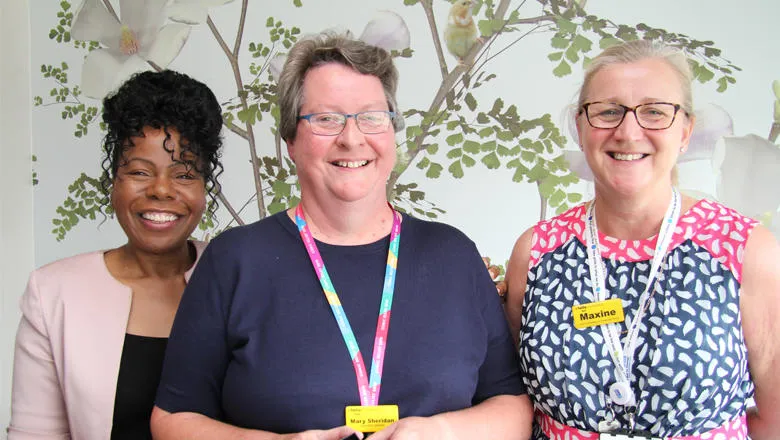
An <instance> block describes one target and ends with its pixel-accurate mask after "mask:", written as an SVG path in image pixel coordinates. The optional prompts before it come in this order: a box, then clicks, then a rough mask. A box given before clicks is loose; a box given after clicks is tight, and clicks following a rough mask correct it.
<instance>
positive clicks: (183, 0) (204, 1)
mask: <svg viewBox="0 0 780 440" xmlns="http://www.w3.org/2000/svg"><path fill="white" fill-rule="evenodd" d="M232 1H233V0H173V2H172V3H171V4H170V6H168V18H170V19H171V20H173V21H177V22H179V23H185V24H190V25H195V24H201V23H205V22H206V19H207V18H208V16H209V8H211V7H214V6H222V5H225V4H227V3H230V2H232Z"/></svg>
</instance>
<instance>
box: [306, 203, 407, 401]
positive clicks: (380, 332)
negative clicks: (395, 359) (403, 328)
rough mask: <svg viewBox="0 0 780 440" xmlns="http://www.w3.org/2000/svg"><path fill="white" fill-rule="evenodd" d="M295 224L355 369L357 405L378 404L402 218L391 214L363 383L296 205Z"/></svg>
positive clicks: (348, 330)
mask: <svg viewBox="0 0 780 440" xmlns="http://www.w3.org/2000/svg"><path fill="white" fill-rule="evenodd" d="M295 224H296V225H297V226H298V232H300V233H301V238H302V239H303V243H304V245H305V246H306V251H307V252H308V253H309V259H310V260H311V264H312V266H314V271H315V272H316V273H317V278H319V280H320V285H321V286H322V291H323V293H324V294H325V298H326V299H327V300H328V304H330V309H331V311H333V316H334V317H335V318H336V322H337V323H338V325H339V330H341V336H342V337H343V338H344V342H345V343H346V344H347V350H348V351H349V357H350V358H351V359H352V366H353V367H354V368H355V376H357V383H358V390H359V392H360V404H361V405H362V406H375V405H378V404H379V388H380V387H381V385H382V366H383V364H384V361H385V348H386V347H387V334H388V330H389V328H390V309H392V307H393V290H394V289H395V273H396V267H397V266H398V246H399V244H400V242H401V214H399V213H398V212H397V211H395V210H393V228H392V231H391V232H390V249H388V251H387V268H386V269H385V281H384V286H383V287H382V301H381V303H380V305H379V318H378V319H377V324H376V336H374V353H373V356H372V362H371V377H370V380H366V366H365V363H364V362H363V355H362V354H360V348H359V347H358V343H357V340H356V339H355V334H354V333H352V327H351V326H350V325H349V320H348V319H347V315H346V314H345V313H344V308H343V307H342V306H341V301H340V300H339V297H338V295H337V294H336V289H335V288H334V287H333V283H332V282H331V281H330V276H329V275H328V271H327V269H325V262H324V261H323V260H322V256H321V255H320V251H319V249H317V243H315V242H314V237H313V236H312V235H311V231H310V230H309V227H308V226H307V225H306V219H305V218H304V216H303V207H302V206H301V205H300V204H299V205H298V207H297V208H295Z"/></svg>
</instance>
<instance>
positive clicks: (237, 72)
mask: <svg viewBox="0 0 780 440" xmlns="http://www.w3.org/2000/svg"><path fill="white" fill-rule="evenodd" d="M247 1H248V0H244V5H243V6H242V8H241V20H242V21H243V20H244V19H245V17H244V16H245V15H246V2H247ZM206 22H207V23H208V26H209V29H210V30H211V33H212V34H213V35H214V38H215V39H216V40H217V43H219V46H220V47H221V48H222V51H223V52H224V53H225V56H226V57H227V59H228V62H229V63H230V67H231V68H232V69H233V79H234V80H235V82H236V93H237V94H238V98H239V99H240V100H241V107H242V108H243V109H244V110H247V109H248V108H249V104H248V103H247V99H246V93H245V92H244V82H243V80H242V79H241V69H240V68H239V66H238V56H237V55H234V54H233V53H232V52H231V51H230V48H228V46H227V44H226V43H225V39H224V38H222V35H221V34H220V33H219V30H218V29H217V26H216V25H215V24H214V21H213V20H212V19H211V16H209V17H208V19H207V20H206ZM245 125H246V138H245V139H247V141H249V155H250V158H251V162H252V172H253V175H254V180H255V192H257V211H258V213H259V215H260V218H265V216H266V211H265V202H264V201H263V197H262V194H263V185H262V178H261V177H260V161H259V160H258V158H257V150H256V149H255V145H256V143H255V133H254V131H253V130H252V124H250V123H249V121H248V120H247V122H246V124H245ZM228 128H230V127H228Z"/></svg>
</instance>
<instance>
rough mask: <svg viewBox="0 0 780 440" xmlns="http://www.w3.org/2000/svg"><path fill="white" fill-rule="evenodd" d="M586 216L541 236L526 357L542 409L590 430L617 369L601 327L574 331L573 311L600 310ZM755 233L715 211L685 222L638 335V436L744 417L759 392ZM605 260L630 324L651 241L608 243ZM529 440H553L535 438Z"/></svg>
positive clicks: (704, 205) (557, 222)
mask: <svg viewBox="0 0 780 440" xmlns="http://www.w3.org/2000/svg"><path fill="white" fill-rule="evenodd" d="M584 212H585V211H584V207H583V205H580V206H579V207H576V208H573V209H572V210H569V211H567V212H566V213H564V214H562V215H560V216H558V217H556V218H554V219H552V220H549V221H546V222H543V223H541V224H540V225H538V226H537V227H536V229H535V234H534V239H533V240H532V241H533V245H532V250H531V256H532V267H531V269H530V270H529V273H528V285H527V292H526V303H525V306H524V310H523V320H522V322H523V328H522V329H521V331H520V359H521V366H522V369H523V371H525V372H526V375H525V377H524V381H525V382H526V385H527V386H528V392H529V394H530V395H531V396H532V399H533V401H534V404H535V406H536V407H537V408H542V409H543V410H544V411H545V412H546V413H548V414H551V415H552V416H553V418H555V419H556V420H565V421H566V422H567V423H568V424H570V425H571V426H574V427H576V428H578V429H583V430H591V431H593V430H594V429H595V425H596V424H597V423H598V420H600V419H601V417H603V415H604V408H605V404H606V399H607V396H606V395H605V393H604V392H605V390H607V389H608V386H609V385H610V384H612V383H614V381H615V378H614V374H615V371H614V366H613V365H612V361H611V358H610V356H609V353H608V350H607V348H606V344H604V339H603V337H602V335H601V331H600V329H599V328H598V327H595V328H587V329H582V330H577V329H575V328H574V327H573V326H572V316H571V307H572V305H575V304H585V303H589V302H592V301H593V300H594V295H593V289H592V288H591V283H590V279H589V273H588V265H587V256H586V252H585V247H584V245H583V243H584V238H583V236H582V234H583V231H584V228H583V224H584V222H583V221H582V216H583V215H584ZM682 224H685V225H686V226H685V227H684V228H683V227H679V225H682ZM754 224H755V222H754V221H752V220H750V219H747V218H745V217H742V216H741V215H739V214H738V213H736V212H734V211H731V210H729V209H728V208H724V207H723V206H721V205H719V204H717V203H714V202H708V201H700V202H698V203H697V204H696V205H694V206H693V207H692V208H691V209H690V210H689V211H688V212H687V213H685V214H684V215H683V216H682V217H681V218H680V223H678V228H677V229H676V232H675V234H676V235H675V238H673V243H672V246H673V248H672V250H670V252H669V255H668V258H667V259H666V264H665V266H664V268H663V269H662V272H661V273H660V274H659V276H658V277H657V278H656V280H655V281H654V283H653V286H652V290H653V291H654V295H653V299H652V300H651V302H650V304H649V307H648V309H647V313H646V315H645V317H644V319H643V321H642V325H641V326H640V330H639V335H638V342H639V344H638V347H637V350H636V353H635V361H634V367H633V370H632V378H634V380H635V382H633V383H634V384H635V385H636V386H638V387H639V388H638V389H639V390H640V391H641V396H642V398H641V399H640V400H641V402H640V405H641V411H640V412H639V414H640V417H638V418H637V424H638V426H637V427H638V428H640V429H649V430H651V432H653V434H654V435H658V436H662V437H670V436H682V435H691V434H693V433H694V431H691V429H697V428H696V427H699V428H702V427H705V428H707V429H712V428H715V427H718V426H721V425H722V424H723V423H724V422H725V421H727V420H731V419H733V418H735V417H737V416H738V415H740V414H742V413H743V412H744V400H745V399H746V398H748V397H750V396H752V393H753V384H752V382H750V378H749V373H748V368H747V357H746V351H745V347H744V342H743V338H742V330H741V324H740V315H739V295H738V292H739V286H740V277H741V265H742V258H743V256H742V252H743V250H744V241H745V240H746V237H748V236H749V230H750V228H752V226H753V225H754ZM552 243H554V247H549V246H550V245H551V244H552ZM545 245H546V246H548V247H545ZM601 251H602V258H603V261H604V265H605V269H606V273H607V280H606V281H607V285H608V286H610V287H609V290H610V291H609V294H610V296H611V297H615V298H620V299H621V300H622V303H623V306H624V308H625V312H626V318H627V319H631V318H632V317H633V316H634V315H635V314H636V307H637V304H638V297H639V295H640V294H641V292H642V290H643V289H644V287H645V283H646V282H647V274H648V272H649V264H648V262H649V260H650V258H651V257H650V256H651V255H652V252H653V246H652V243H649V242H647V241H625V240H617V239H614V238H609V237H605V238H604V240H603V242H602V249H601ZM623 329H625V325H624V326H623ZM575 437H576V436H575ZM533 438H534V439H537V440H538V439H544V438H546V437H544V436H543V434H541V433H540V431H539V429H534V437H533Z"/></svg>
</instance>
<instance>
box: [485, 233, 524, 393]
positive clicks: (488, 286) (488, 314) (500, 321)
mask: <svg viewBox="0 0 780 440" xmlns="http://www.w3.org/2000/svg"><path fill="white" fill-rule="evenodd" d="M474 260H475V261H474V263H473V264H474V265H475V269H474V270H475V272H476V274H475V280H474V288H475V291H476V295H477V304H479V305H480V306H481V307H480V313H481V314H482V320H483V322H484V325H485V327H486V329H487V335H488V341H487V351H486V353H485V360H484V362H483V363H482V365H481V366H480V368H479V382H478V383H477V390H476V392H475V394H474V398H473V403H474V404H478V403H480V402H482V401H484V400H487V399H489V398H491V397H494V396H498V395H506V394H508V395H521V394H525V393H526V389H525V386H524V385H523V383H522V380H521V377H520V363H519V358H518V354H517V350H516V349H515V345H514V342H513V340H512V334H511V332H510V331H509V324H508V323H507V321H506V317H505V316H504V310H503V307H502V305H501V299H500V297H499V296H498V294H497V293H496V286H495V284H493V280H491V279H490V275H489V274H488V271H487V269H486V268H485V265H484V263H483V262H482V259H481V258H480V256H479V253H478V252H477V251H476V248H475V251H474Z"/></svg>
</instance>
